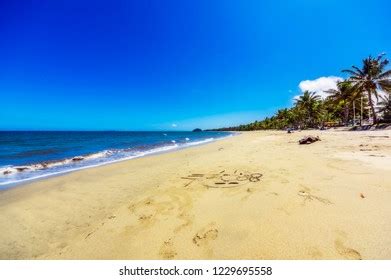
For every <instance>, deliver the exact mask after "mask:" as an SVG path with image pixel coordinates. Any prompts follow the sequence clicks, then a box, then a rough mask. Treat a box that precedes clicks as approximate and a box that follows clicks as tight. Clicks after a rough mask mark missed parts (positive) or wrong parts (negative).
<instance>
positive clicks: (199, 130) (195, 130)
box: [193, 128, 202, 132]
mask: <svg viewBox="0 0 391 280" xmlns="http://www.w3.org/2000/svg"><path fill="white" fill-rule="evenodd" d="M193 132H202V129H201V128H196V129H193Z"/></svg>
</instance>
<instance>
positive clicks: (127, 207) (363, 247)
mask: <svg viewBox="0 0 391 280" xmlns="http://www.w3.org/2000/svg"><path fill="white" fill-rule="evenodd" d="M307 134H313V135H319V136H320V138H321V140H322V141H319V142H316V143H313V144H311V145H298V143H297V141H298V140H299V139H300V138H301V137H302V136H304V135H307ZM390 171H391V131H390V130H385V131H368V132H343V131H331V130H329V131H312V132H310V131H306V132H295V133H293V134H287V133H284V132H277V131H267V132H248V133H243V134H241V135H239V136H236V137H231V138H228V139H224V140H221V141H217V142H214V143H211V144H207V145H203V146H198V147H192V148H188V149H185V150H180V151H175V152H171V153H166V154H160V155H154V156H149V157H145V158H139V159H134V160H129V161H125V162H120V163H115V164H111V165H107V166H101V167H96V168H91V169H86V170H81V171H77V172H74V173H70V174H67V175H64V176H59V177H53V178H48V179H45V180H42V181H37V182H33V183H30V184H26V185H23V186H20V187H15V188H12V189H9V190H6V191H1V192H0V213H1V214H0V258H1V259H391V234H390V232H391V172H390Z"/></svg>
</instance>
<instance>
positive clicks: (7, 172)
mask: <svg viewBox="0 0 391 280" xmlns="http://www.w3.org/2000/svg"><path fill="white" fill-rule="evenodd" d="M11 173H12V171H10V170H6V171H4V172H3V175H8V174H11Z"/></svg>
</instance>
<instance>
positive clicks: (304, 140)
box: [299, 135, 320, 145]
mask: <svg viewBox="0 0 391 280" xmlns="http://www.w3.org/2000/svg"><path fill="white" fill-rule="evenodd" d="M316 141H320V138H319V136H312V135H309V136H304V137H303V138H301V139H300V140H299V144H300V145H303V144H312V143H314V142H316Z"/></svg>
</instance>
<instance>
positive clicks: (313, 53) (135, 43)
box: [0, 0, 391, 130]
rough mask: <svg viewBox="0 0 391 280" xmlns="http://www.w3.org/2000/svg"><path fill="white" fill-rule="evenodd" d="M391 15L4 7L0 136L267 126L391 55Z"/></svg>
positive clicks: (334, 4)
mask: <svg viewBox="0 0 391 280" xmlns="http://www.w3.org/2000/svg"><path fill="white" fill-rule="evenodd" d="M390 9H391V3H390V2H389V0H374V1H371V2H368V1H358V0H354V1H353V0H345V1H343V0H339V1H337V0H327V1H325V0H318V1H309V0H296V1H282V0H253V1H250V0H246V1H229V0H216V1H209V0H208V1H207V0H198V1H180V0H177V1H169V0H165V1H163V0H160V1H157V0H156V1H153V0H150V1H129V0H113V1H99V0H94V1H92V0H91V1H86V0H67V1H65V0H64V1H60V0H59V1H49V0H42V1H0V10H1V17H0V36H1V41H0V102H1V103H0V104H1V108H0V129H17V130H20V129H34V130H35V129H37V130H42V129H49V130H50V129H55V130H68V129H70V130H101V129H104V130H106V129H113V130H188V129H192V128H194V127H201V128H213V127H220V126H226V125H236V124H240V123H246V122H250V121H253V120H256V119H262V118H263V117H265V116H267V115H270V114H272V113H273V112H274V111H275V110H276V109H278V108H281V107H285V106H289V105H291V102H292V97H293V96H295V95H297V94H298V93H299V92H300V88H302V87H299V84H300V82H302V81H305V80H308V81H307V84H308V82H309V83H311V81H312V82H313V80H316V79H318V78H319V77H329V76H341V72H340V70H341V69H343V68H349V67H350V66H351V65H353V64H355V65H359V64H360V63H361V59H362V58H364V57H365V56H368V55H369V54H373V55H377V54H379V53H381V52H387V53H389V56H390V55H391V53H390V51H391V36H390V35H391V32H390V26H391V17H390V16H389V15H388V14H387V13H389V11H390ZM314 83H315V87H316V83H317V82H316V81H315V82H314ZM301 85H303V84H301ZM173 124H175V125H174V126H173Z"/></svg>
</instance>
